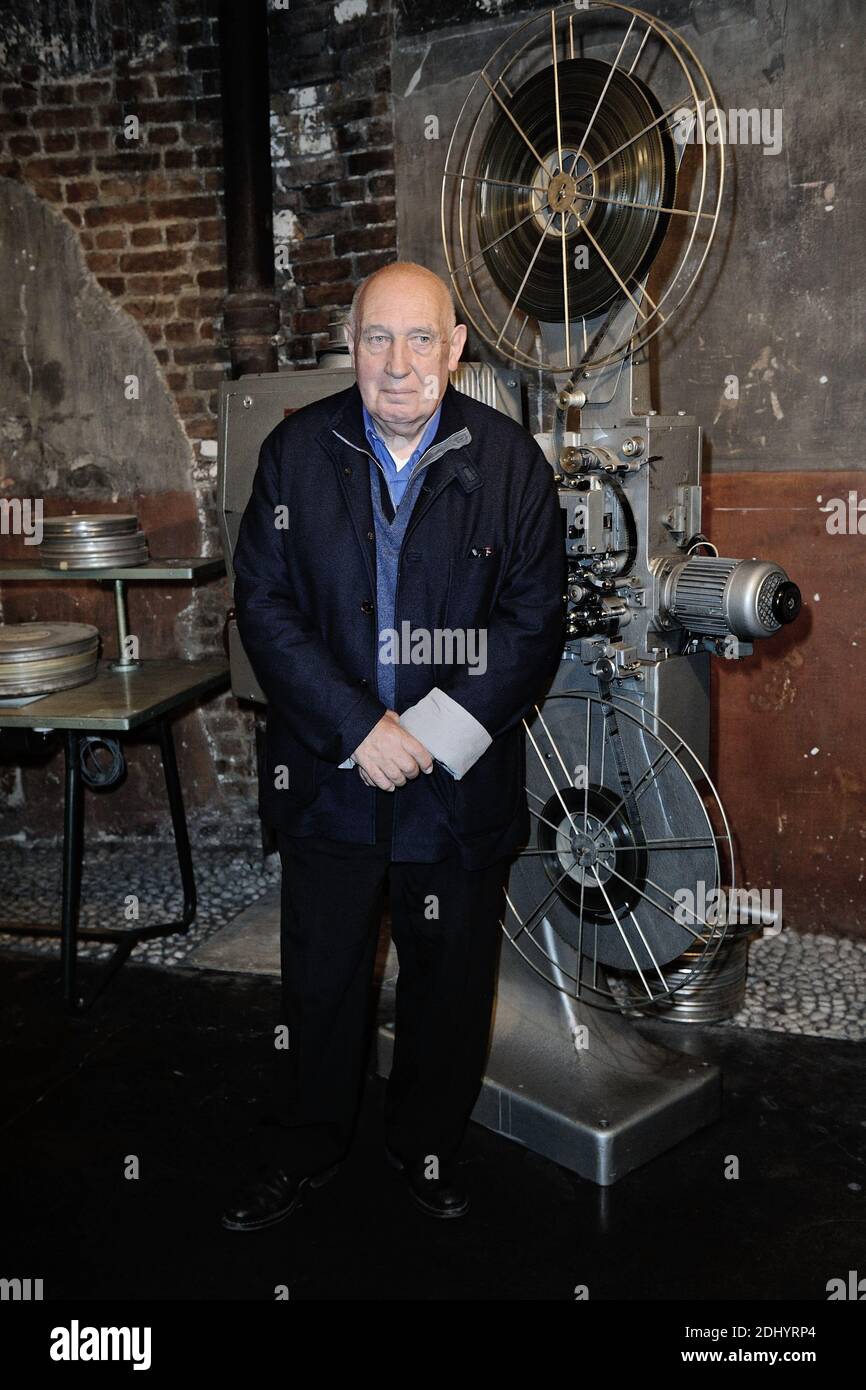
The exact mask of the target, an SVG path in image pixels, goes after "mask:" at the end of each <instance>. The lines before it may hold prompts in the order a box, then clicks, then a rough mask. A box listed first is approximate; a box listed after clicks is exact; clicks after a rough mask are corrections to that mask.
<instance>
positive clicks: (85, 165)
mask: <svg viewBox="0 0 866 1390" xmlns="http://www.w3.org/2000/svg"><path fill="white" fill-rule="evenodd" d="M92 167H93V160H92V159H91V158H90V156H89V155H86V156H84V157H83V158H81V157H79V156H74V157H73V158H71V159H67V158H64V156H62V155H58V156H57V158H56V159H31V160H30V163H29V164H28V165H27V173H28V175H29V177H30V178H32V179H62V178H67V179H75V178H79V177H80V176H81V175H82V174H89V173H90V170H91V168H92Z"/></svg>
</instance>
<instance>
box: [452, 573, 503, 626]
mask: <svg viewBox="0 0 866 1390" xmlns="http://www.w3.org/2000/svg"><path fill="white" fill-rule="evenodd" d="M498 578H499V566H498V564H497V563H496V561H495V560H494V559H492V558H491V559H487V560H484V559H478V558H467V557H466V556H459V557H457V558H456V559H453V560H451V561H450V565H449V574H448V598H447V601H446V605H445V612H446V621H447V625H448V626H449V627H475V626H481V625H483V624H484V623H485V622H486V621H487V618H488V617H489V615H490V610H491V608H492V607H493V598H494V594H495V592H496V584H497V580H498Z"/></svg>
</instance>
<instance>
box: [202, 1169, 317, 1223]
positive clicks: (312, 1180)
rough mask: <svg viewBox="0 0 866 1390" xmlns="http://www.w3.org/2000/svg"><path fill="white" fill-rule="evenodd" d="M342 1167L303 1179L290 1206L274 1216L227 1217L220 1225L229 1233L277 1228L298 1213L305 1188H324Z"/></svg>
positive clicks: (222, 1219) (223, 1218)
mask: <svg viewBox="0 0 866 1390" xmlns="http://www.w3.org/2000/svg"><path fill="white" fill-rule="evenodd" d="M341 1166H342V1165H341V1164H339V1163H335V1164H334V1166H333V1167H332V1168H324V1169H323V1170H322V1171H321V1173H314V1174H313V1175H312V1176H311V1177H308V1178H302V1179H301V1181H300V1184H299V1186H298V1190H297V1192H296V1193H295V1195H294V1197H293V1198H292V1200H291V1202H290V1203H289V1205H288V1206H287V1207H284V1208H283V1210H282V1211H278V1212H276V1213H274V1215H272V1216H263V1217H262V1218H261V1219H260V1220H259V1221H229V1220H228V1219H227V1218H226V1217H222V1218H221V1221H220V1225H221V1226H223V1228H224V1229H225V1230H227V1231H262V1230H265V1229H266V1227H268V1226H276V1225H278V1224H279V1223H280V1222H281V1221H285V1220H286V1219H287V1217H289V1216H291V1215H292V1212H294V1211H297V1209H298V1207H299V1206H300V1205H301V1201H302V1198H303V1196H304V1189H305V1188H307V1187H324V1185H325V1183H326V1182H330V1180H331V1178H333V1177H335V1175H336V1174H337V1173H338V1172H339V1171H340V1168H341Z"/></svg>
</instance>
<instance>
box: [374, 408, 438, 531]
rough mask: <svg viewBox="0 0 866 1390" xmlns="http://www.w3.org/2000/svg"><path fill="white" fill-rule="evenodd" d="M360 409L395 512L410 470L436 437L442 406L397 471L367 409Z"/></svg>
mask: <svg viewBox="0 0 866 1390" xmlns="http://www.w3.org/2000/svg"><path fill="white" fill-rule="evenodd" d="M362 409H363V412H364V433H365V434H366V436H367V440H368V442H369V444H370V448H371V449H372V450H373V453H374V454H375V455H376V458H377V459H378V460H379V462H380V463H381V465H382V467H383V469H384V470H385V481H386V482H387V484H388V491H389V492H390V494H391V501H392V502H393V504H394V511H395V512H396V510H397V508H398V507H399V505H400V502H401V501H402V498H403V493H404V492H405V491H406V485H407V483H408V482H409V478H410V475H411V473H412V469H413V468H414V467H415V464H416V463H417V462H418V460H419V458H420V457H421V455H422V454H423V453H424V452H425V450H426V449H429V447H430V445H431V444H432V443H433V440H434V439H435V437H436V431H437V430H438V428H439V417H440V415H441V414H442V405H441V403H440V404H439V406H438V407H437V409H436V410H435V412H434V413H433V414H432V415H431V416H430V419H429V420H428V422H427V428H426V429H425V431H424V433H423V435H422V436H421V439H420V441H419V443H418V447H417V449H416V450H415V452H414V453H413V454H412V456H411V457H410V458H409V459H408V460H407V461H406V463H404V464H403V465H402V466H401V467H400V468H399V469H398V467H397V465H396V463H395V462H394V460H393V458H392V457H391V453H390V451H389V449H388V446H387V444H386V443H385V441H384V439H383V438H382V436H381V435H380V434H379V431H378V430H377V429H376V426H375V424H374V423H373V417H372V416H371V415H370V413H369V411H368V410H367V407H366V406H362Z"/></svg>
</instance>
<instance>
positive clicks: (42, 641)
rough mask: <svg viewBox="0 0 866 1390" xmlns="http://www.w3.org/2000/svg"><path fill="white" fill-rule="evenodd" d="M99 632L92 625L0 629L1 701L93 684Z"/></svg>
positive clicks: (5, 626)
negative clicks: (91, 682)
mask: <svg viewBox="0 0 866 1390" xmlns="http://www.w3.org/2000/svg"><path fill="white" fill-rule="evenodd" d="M98 661H99V629H98V628H95V627H93V626H92V625H91V624H90V623H4V624H2V625H0V698H3V697H12V696H16V695H48V694H51V693H52V692H53V691H55V690H68V689H69V688H70V687H71V686H73V685H84V684H85V683H86V682H87V681H90V680H93V678H94V676H95V675H96V670H97V664H98Z"/></svg>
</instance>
